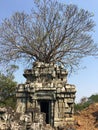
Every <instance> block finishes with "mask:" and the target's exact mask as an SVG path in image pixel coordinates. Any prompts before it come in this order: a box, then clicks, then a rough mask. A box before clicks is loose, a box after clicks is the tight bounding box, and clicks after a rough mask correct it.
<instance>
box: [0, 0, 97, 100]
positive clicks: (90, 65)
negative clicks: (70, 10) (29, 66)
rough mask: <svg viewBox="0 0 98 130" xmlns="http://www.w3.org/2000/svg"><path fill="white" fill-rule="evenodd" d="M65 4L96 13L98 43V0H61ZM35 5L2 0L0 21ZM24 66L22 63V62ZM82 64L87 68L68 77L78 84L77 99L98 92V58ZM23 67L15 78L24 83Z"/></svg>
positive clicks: (69, 81) (84, 60)
mask: <svg viewBox="0 0 98 130" xmlns="http://www.w3.org/2000/svg"><path fill="white" fill-rule="evenodd" d="M59 1H61V2H64V3H65V4H70V3H71V4H76V5H77V6H78V7H79V8H83V9H85V10H88V11H90V12H93V13H94V21H95V23H96V27H95V32H94V33H93V39H94V41H95V43H98V38H97V37H98V0H59ZM32 7H33V0H0V23H1V22H2V19H4V18H6V17H10V16H11V15H12V14H13V13H14V12H16V11H25V12H27V13H29V12H30V10H31V8H32ZM21 66H22V63H21ZM81 66H82V67H84V68H85V66H86V68H85V69H81V70H78V71H77V72H76V73H74V74H72V76H71V77H68V83H69V84H74V85H75V86H76V90H77V94H76V101H79V100H80V99H81V98H82V97H84V96H86V97H89V96H90V95H92V94H96V93H98V58H92V57H89V58H85V59H83V60H82V62H81ZM23 70H24V68H23V67H20V69H19V70H18V71H17V72H16V73H15V80H16V81H17V82H18V83H24V82H25V79H24V78H23V76H22V74H23Z"/></svg>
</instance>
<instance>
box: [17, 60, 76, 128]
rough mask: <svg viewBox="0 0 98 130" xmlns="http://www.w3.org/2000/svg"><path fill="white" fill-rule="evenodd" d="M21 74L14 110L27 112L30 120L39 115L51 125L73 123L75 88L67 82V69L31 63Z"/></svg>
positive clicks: (37, 119) (38, 119) (36, 119)
mask: <svg viewBox="0 0 98 130" xmlns="http://www.w3.org/2000/svg"><path fill="white" fill-rule="evenodd" d="M23 75H24V77H25V78H26V83H25V84H20V85H18V87H17V92H16V97H17V110H16V111H17V112H18V113H30V114H31V120H32V122H34V121H35V122H36V121H40V118H41V120H43V121H44V120H45V122H46V123H47V124H50V125H51V126H52V127H58V126H61V125H63V124H66V123H73V121H74V119H73V113H74V99H75V93H76V90H75V86H74V85H70V84H67V75H68V72H67V71H66V70H65V69H64V68H63V67H62V66H58V65H54V64H47V63H43V62H35V63H34V64H33V67H32V69H27V70H25V71H24V74H23ZM42 113H43V114H42Z"/></svg>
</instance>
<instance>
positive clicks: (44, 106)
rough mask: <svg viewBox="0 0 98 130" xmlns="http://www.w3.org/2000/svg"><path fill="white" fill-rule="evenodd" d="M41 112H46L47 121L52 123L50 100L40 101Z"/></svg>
mask: <svg viewBox="0 0 98 130" xmlns="http://www.w3.org/2000/svg"><path fill="white" fill-rule="evenodd" d="M40 108H41V112H44V113H45V114H46V123H47V124H49V123H50V101H40Z"/></svg>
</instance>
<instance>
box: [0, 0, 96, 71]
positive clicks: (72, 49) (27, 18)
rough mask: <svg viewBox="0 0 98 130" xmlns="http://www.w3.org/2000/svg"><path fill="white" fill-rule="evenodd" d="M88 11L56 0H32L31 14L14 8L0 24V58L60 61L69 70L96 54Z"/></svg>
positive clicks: (5, 59) (3, 59)
mask: <svg viewBox="0 0 98 130" xmlns="http://www.w3.org/2000/svg"><path fill="white" fill-rule="evenodd" d="M92 17H93V15H92V13H90V12H88V11H86V10H84V9H79V8H78V7H77V6H76V5H64V4H61V3H59V2H57V1H56V0H49V1H48V0H40V1H36V0H35V7H34V8H33V9H32V10H31V14H26V13H24V12H21V13H20V12H16V13H15V14H13V15H12V16H11V17H10V18H9V19H5V20H4V21H3V22H2V24H1V25H0V61H1V62H2V63H4V64H6V63H9V64H10V63H11V62H12V61H18V60H21V59H22V61H23V60H24V61H25V62H26V61H27V62H29V61H31V62H33V61H40V62H45V63H50V62H53V63H61V64H63V65H65V66H68V67H69V68H70V69H71V70H73V69H74V68H75V67H78V65H79V63H80V61H81V59H82V58H84V57H86V56H97V55H98V47H97V45H96V44H95V43H94V41H93V39H92V36H91V33H92V31H93V28H94V26H95V23H94V21H93V19H92Z"/></svg>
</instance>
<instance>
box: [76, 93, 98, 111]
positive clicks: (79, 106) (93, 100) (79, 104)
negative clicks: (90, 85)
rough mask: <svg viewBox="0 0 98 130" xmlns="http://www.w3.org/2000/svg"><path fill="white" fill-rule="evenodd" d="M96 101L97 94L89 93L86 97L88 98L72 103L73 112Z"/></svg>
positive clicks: (97, 99)
mask: <svg viewBox="0 0 98 130" xmlns="http://www.w3.org/2000/svg"><path fill="white" fill-rule="evenodd" d="M82 99H83V98H82ZM97 102H98V94H94V95H91V96H90V97H89V98H88V100H85V102H81V101H80V103H77V104H75V105H74V109H75V112H77V111H81V110H83V109H85V108H87V107H88V106H89V105H90V104H92V103H97Z"/></svg>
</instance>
